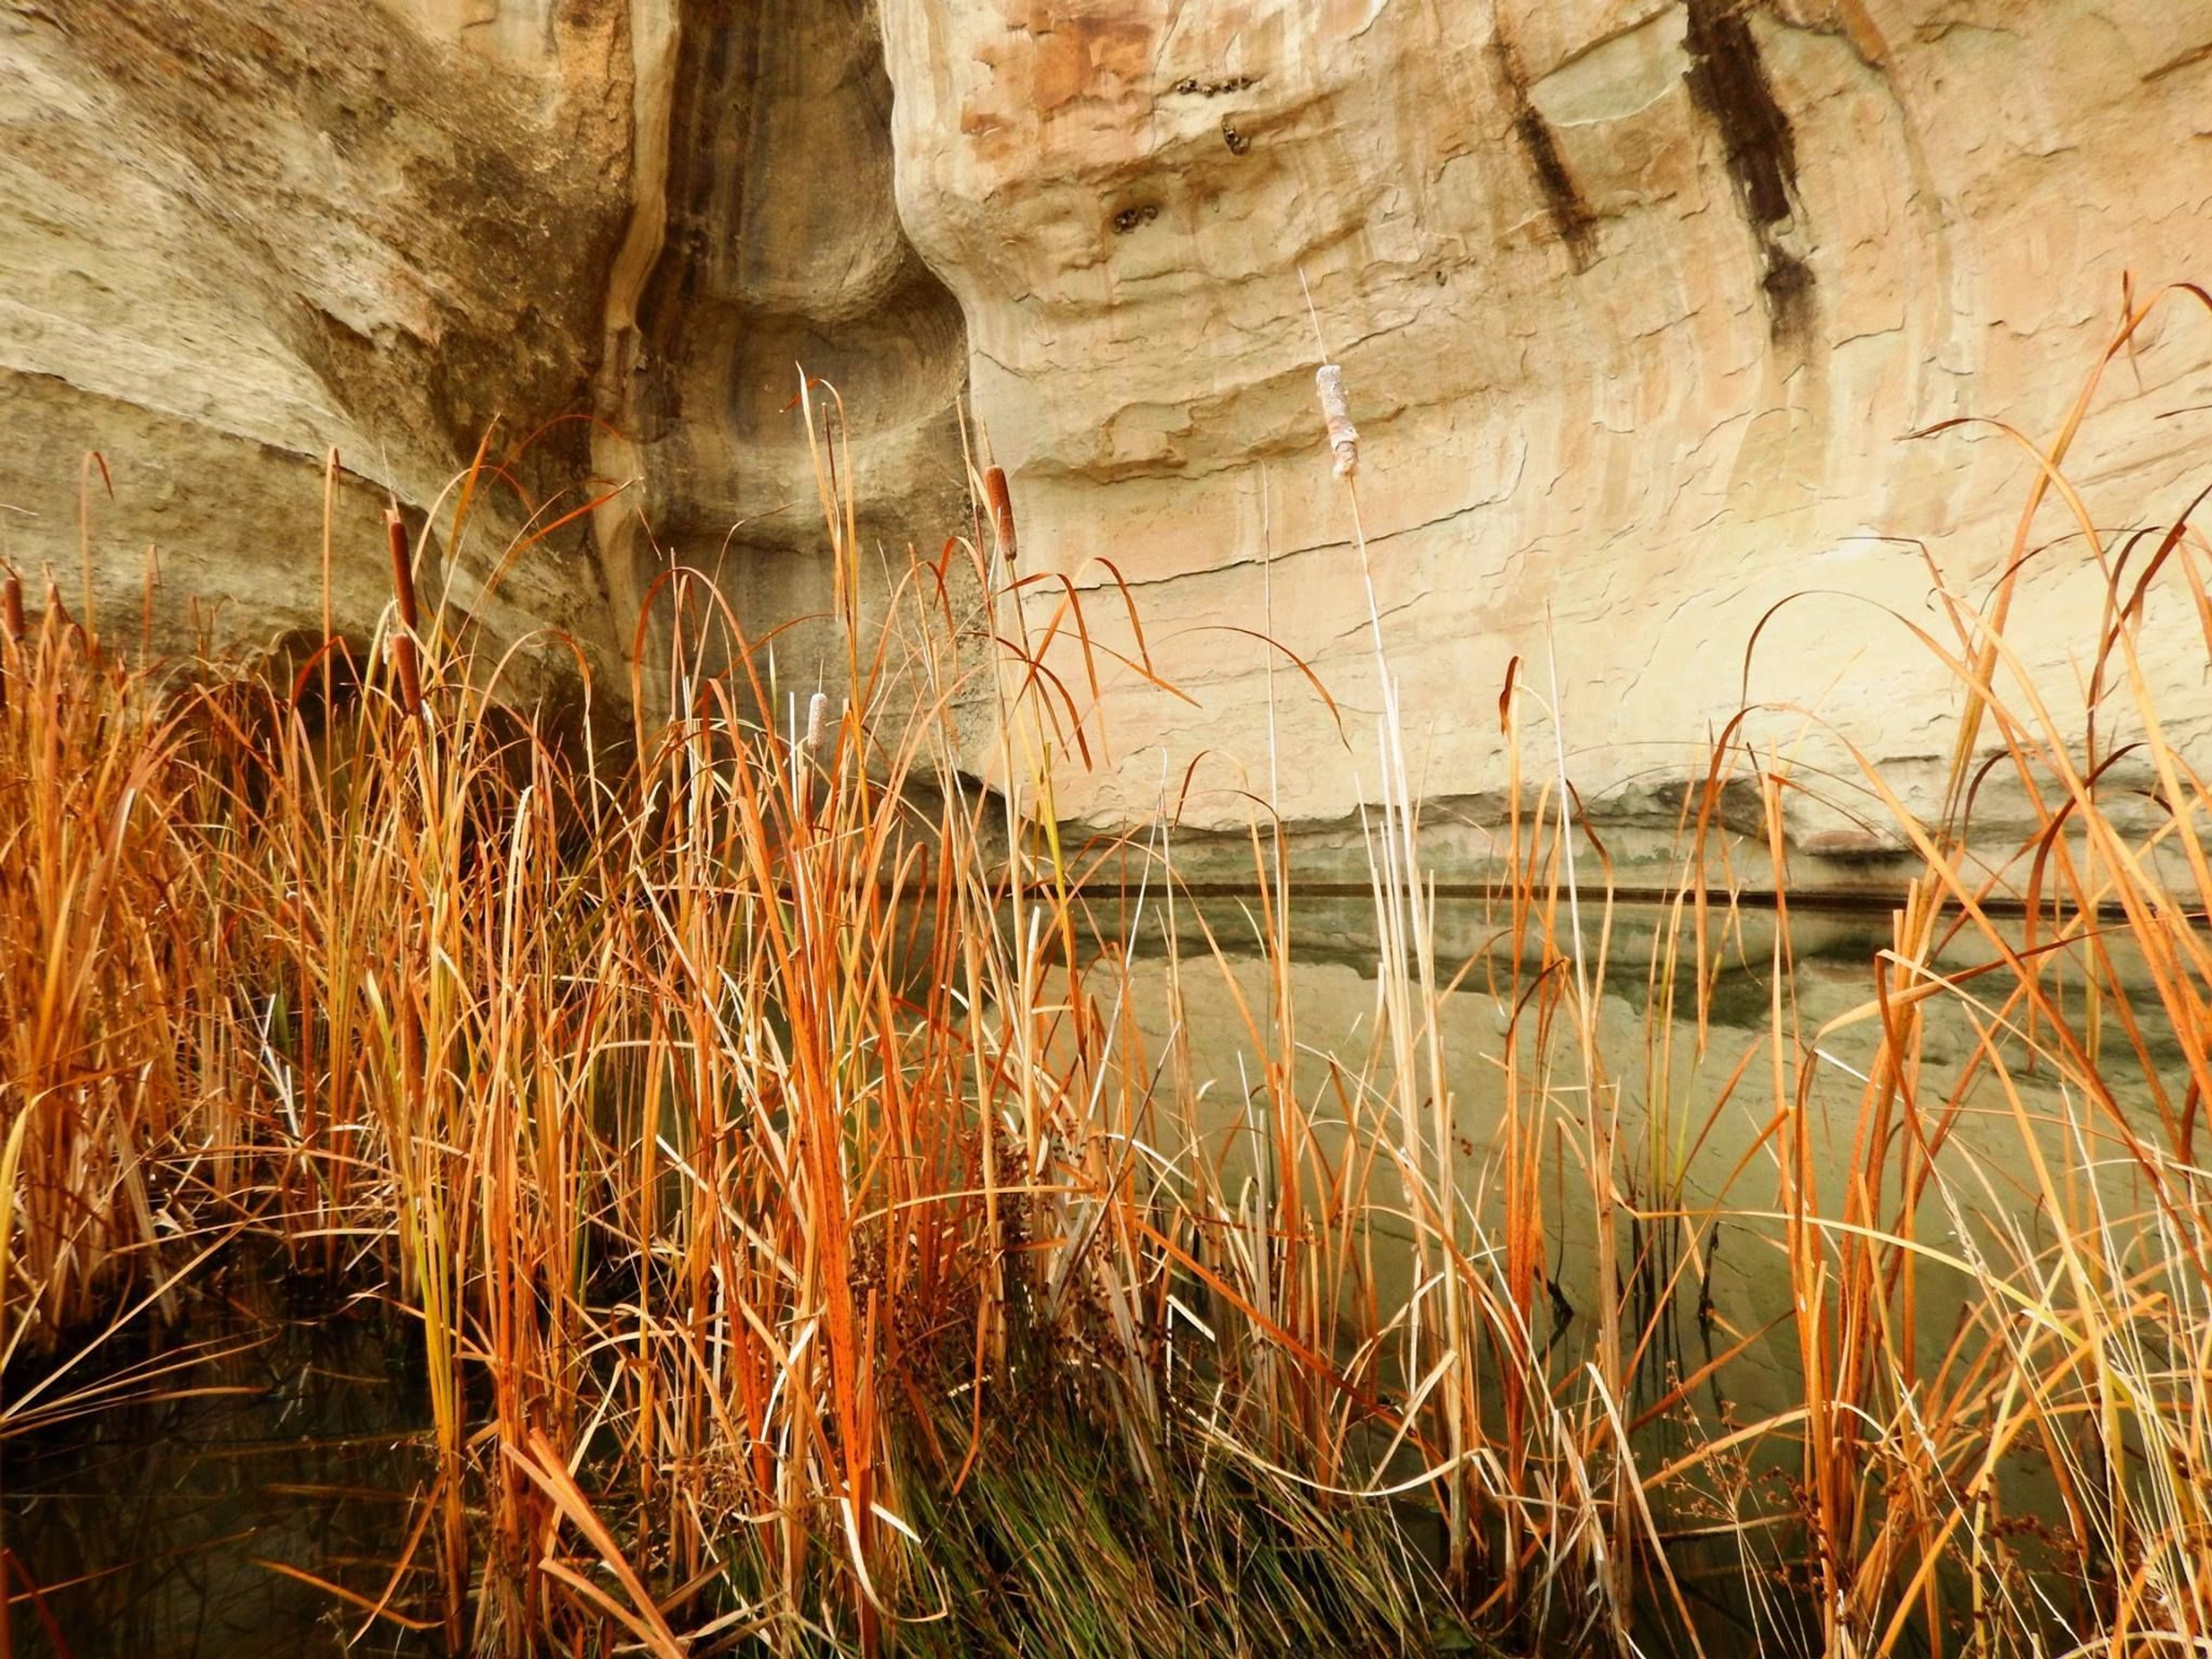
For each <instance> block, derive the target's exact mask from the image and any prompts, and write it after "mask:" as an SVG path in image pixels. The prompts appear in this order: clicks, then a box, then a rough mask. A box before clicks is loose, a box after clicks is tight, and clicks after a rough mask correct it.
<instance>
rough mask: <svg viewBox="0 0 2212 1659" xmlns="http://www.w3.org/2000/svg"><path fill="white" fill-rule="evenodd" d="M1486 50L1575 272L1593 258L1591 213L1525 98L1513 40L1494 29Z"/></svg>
mask: <svg viewBox="0 0 2212 1659" xmlns="http://www.w3.org/2000/svg"><path fill="white" fill-rule="evenodd" d="M1491 51H1492V54H1493V55H1494V56H1495V58H1496V59H1497V64H1498V79H1499V80H1500V81H1501V82H1503V83H1504V87H1505V88H1506V94H1507V97H1508V100H1509V104H1510V108H1511V111H1512V114H1513V134H1514V137H1516V138H1517V139H1519V140H1520V142H1521V150H1522V154H1523V155H1526V156H1527V157H1528V170H1529V172H1530V173H1533V174H1534V176H1535V179H1536V188H1537V189H1538V190H1540V191H1542V192H1543V195H1544V208H1545V211H1547V213H1549V214H1550V215H1551V216H1552V228H1553V229H1554V230H1556V231H1558V232H1559V240H1560V241H1562V242H1563V243H1565V245H1566V249H1567V257H1568V258H1570V259H1571V260H1572V261H1573V262H1574V267H1575V272H1576V274H1577V276H1579V275H1580V274H1581V273H1582V272H1583V271H1585V270H1589V268H1590V266H1591V265H1592V264H1595V263H1596V260H1597V216H1596V215H1595V214H1594V213H1592V212H1591V211H1590V208H1589V203H1588V202H1586V201H1584V200H1583V193H1582V191H1581V189H1580V187H1579V186H1577V185H1576V183H1575V179H1574V174H1572V173H1570V172H1568V171H1567V164H1566V162H1565V161H1564V160H1562V159H1561V157H1560V155H1559V141H1558V140H1557V139H1556V138H1554V137H1553V135H1552V124H1551V123H1550V122H1549V121H1547V120H1546V119H1545V118H1544V114H1543V112H1542V111H1541V110H1540V109H1538V108H1537V107H1536V106H1535V104H1534V102H1532V101H1531V100H1530V99H1529V96H1528V76H1527V75H1526V74H1524V73H1523V72H1522V68H1521V61H1520V58H1519V57H1518V56H1517V55H1516V53H1515V52H1514V50H1513V43H1512V42H1511V41H1510V40H1507V39H1506V38H1505V37H1504V35H1502V34H1501V35H1498V36H1497V37H1496V38H1494V39H1493V40H1492V42H1491Z"/></svg>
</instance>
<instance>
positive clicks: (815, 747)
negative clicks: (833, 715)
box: [805, 691, 829, 758]
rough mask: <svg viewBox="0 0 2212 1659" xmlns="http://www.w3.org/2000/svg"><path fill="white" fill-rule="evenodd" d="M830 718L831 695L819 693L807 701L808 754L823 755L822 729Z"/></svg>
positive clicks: (823, 692)
mask: <svg viewBox="0 0 2212 1659" xmlns="http://www.w3.org/2000/svg"><path fill="white" fill-rule="evenodd" d="M828 721H829V693H828V692H826V691H817V692H816V693H815V694H814V695H813V696H811V697H809V698H808V699H807V700H806V745H805V746H806V752H807V753H808V754H809V755H811V756H814V757H817V758H818V757H820V755H821V753H822V728H823V726H825V725H826V724H827V723H828Z"/></svg>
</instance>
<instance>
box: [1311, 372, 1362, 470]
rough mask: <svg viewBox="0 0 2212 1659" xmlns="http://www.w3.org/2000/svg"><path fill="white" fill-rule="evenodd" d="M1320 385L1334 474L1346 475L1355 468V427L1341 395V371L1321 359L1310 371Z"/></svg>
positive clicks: (1357, 429) (1357, 445) (1356, 428)
mask: <svg viewBox="0 0 2212 1659" xmlns="http://www.w3.org/2000/svg"><path fill="white" fill-rule="evenodd" d="M1314 384H1315V385H1316V386H1319V387H1320V388H1321V413H1322V419H1323V420H1325V421H1327V422H1328V447H1329V449H1330V450H1331V452H1332V453H1334V455H1335V456H1336V476H1337V477H1340V478H1349V477H1352V474H1353V473H1355V472H1357V471H1359V428H1358V427H1356V426H1354V425H1352V405H1351V404H1350V402H1349V401H1348V400H1347V399H1346V397H1345V395H1344V371H1343V370H1342V369H1341V368H1338V367H1337V365H1335V364H1334V363H1323V364H1322V366H1321V367H1320V368H1317V369H1316V370H1315V371H1314Z"/></svg>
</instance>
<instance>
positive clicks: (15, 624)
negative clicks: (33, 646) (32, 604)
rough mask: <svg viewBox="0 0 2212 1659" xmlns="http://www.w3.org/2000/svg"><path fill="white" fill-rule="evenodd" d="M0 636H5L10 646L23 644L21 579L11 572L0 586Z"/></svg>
mask: <svg viewBox="0 0 2212 1659" xmlns="http://www.w3.org/2000/svg"><path fill="white" fill-rule="evenodd" d="M0 634H4V635H6V636H7V640H8V643H9V644H10V645H21V644H22V642H23V579H22V578H21V576H18V575H16V574H15V573H14V572H13V571H10V572H9V574H8V580H7V581H6V583H5V584H4V585H0Z"/></svg>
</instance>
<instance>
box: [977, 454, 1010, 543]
mask: <svg viewBox="0 0 2212 1659" xmlns="http://www.w3.org/2000/svg"><path fill="white" fill-rule="evenodd" d="M983 498H984V500H985V501H987V502H989V504H990V507H991V528H992V529H994V530H995V531H997V532H999V546H1000V548H1001V549H1002V550H1004V551H1005V553H1006V562H1007V563H1008V564H1012V562H1014V498H1013V495H1012V493H1011V492H1010V491H1009V490H1008V489H1007V488H1006V468H1004V467H1002V466H994V467H990V468H987V469H986V470H985V471H984V473H983Z"/></svg>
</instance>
